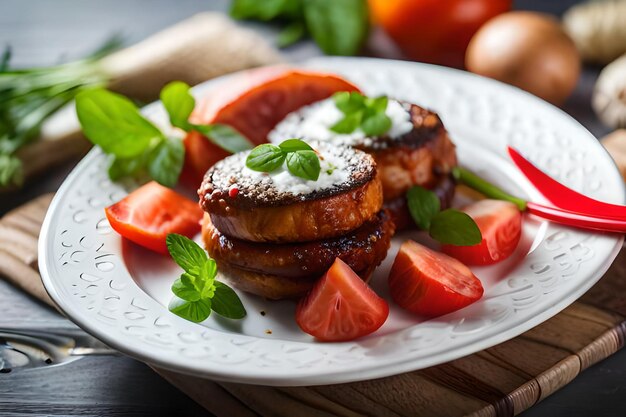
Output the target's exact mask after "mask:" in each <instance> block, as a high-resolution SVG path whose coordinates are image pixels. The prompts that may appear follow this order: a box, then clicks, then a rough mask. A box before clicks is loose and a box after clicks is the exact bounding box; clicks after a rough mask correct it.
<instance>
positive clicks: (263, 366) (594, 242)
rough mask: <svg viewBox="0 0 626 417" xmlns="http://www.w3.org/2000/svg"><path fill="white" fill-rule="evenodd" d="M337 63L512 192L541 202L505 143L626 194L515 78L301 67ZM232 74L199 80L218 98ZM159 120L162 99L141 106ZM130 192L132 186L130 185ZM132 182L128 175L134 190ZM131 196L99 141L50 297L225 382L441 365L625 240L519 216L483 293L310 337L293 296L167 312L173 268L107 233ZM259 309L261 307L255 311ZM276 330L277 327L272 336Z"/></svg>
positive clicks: (529, 322) (604, 190)
mask: <svg viewBox="0 0 626 417" xmlns="http://www.w3.org/2000/svg"><path fill="white" fill-rule="evenodd" d="M304 66H305V67H308V68H315V69H319V70H325V71H330V72H336V73H338V74H341V75H343V76H345V77H346V78H348V79H350V80H351V81H353V82H355V83H356V84H357V85H358V86H360V87H361V88H362V89H363V90H364V91H365V92H366V93H368V94H382V93H384V94H387V95H389V96H392V97H395V98H399V99H405V100H409V101H412V102H415V103H417V104H420V105H423V106H426V107H429V108H432V109H434V110H435V111H437V112H438V113H439V114H440V116H441V117H442V119H443V121H444V123H445V125H446V127H447V128H448V129H449V131H450V133H451V136H452V138H453V140H454V141H455V142H456V144H457V145H458V153H459V157H460V160H461V163H462V164H464V165H465V166H467V167H468V168H470V169H473V170H475V171H477V172H478V173H479V174H480V175H482V176H484V177H486V178H488V179H489V180H492V181H494V182H496V183H498V184H500V185H502V186H504V187H505V188H507V189H509V190H510V191H512V192H515V193H517V194H519V195H526V196H529V197H530V198H532V199H535V200H537V201H540V200H541V199H540V196H539V195H538V194H537V193H536V191H534V190H533V188H532V187H531V186H530V185H529V184H528V183H527V182H526V181H525V180H524V178H523V177H522V176H521V174H519V173H518V172H517V171H516V169H515V168H514V167H513V166H512V165H511V163H510V162H509V161H508V160H507V158H506V156H505V147H506V145H507V144H511V145H513V146H515V147H517V148H518V149H520V150H521V151H522V153H523V154H525V155H526V156H528V157H529V158H530V159H531V160H532V161H534V162H535V163H536V164H537V165H539V166H540V167H541V168H543V169H545V170H546V171H547V172H549V173H550V174H552V175H553V176H554V177H556V178H558V179H559V180H561V181H563V182H564V183H566V184H567V185H569V186H571V187H572V188H574V189H577V190H579V191H582V192H584V193H586V194H587V195H590V196H592V197H595V198H598V199H601V200H605V201H609V202H613V203H623V202H624V189H623V184H622V179H621V177H620V175H619V173H618V171H617V169H616V168H615V166H614V164H613V162H612V161H611V159H610V158H609V156H608V155H607V154H606V153H605V151H604V150H603V148H602V147H601V146H600V145H599V144H598V142H597V141H596V139H595V138H594V137H593V136H592V135H591V134H590V133H589V132H587V131H586V130H585V129H584V128H583V127H582V126H580V125H579V124H578V123H577V122H576V121H574V120H573V119H572V118H571V117H569V116H568V115H566V114H565V113H563V112H562V111H561V110H559V109H557V108H555V107H553V106H551V105H549V104H547V103H545V102H543V101H541V100H539V99H537V98H535V97H533V96H531V95H529V94H526V93H524V92H522V91H520V90H517V89H515V88H512V87H509V86H506V85H503V84H500V83H497V82H495V81H491V80H488V79H484V78H480V77H477V76H474V75H471V74H468V73H465V72H461V71H456V70H451V69H446V68H441V67H436V66H429V65H423V64H417V63H407V62H397V61H385V60H375V59H357V58H355V59H352V58H332V59H330V58H323V59H317V60H314V61H310V62H308V63H307V64H305V65H304ZM221 81H223V80H216V81H211V82H208V83H205V84H203V85H201V86H199V87H198V88H196V90H195V93H196V95H197V96H202V95H203V94H209V93H210V91H211V89H212V88H214V87H215V86H216V85H217V84H219V83H220V82H221ZM146 114H148V115H149V116H150V117H151V118H153V119H154V120H156V121H161V122H162V121H163V120H164V112H163V110H162V108H161V106H160V105H159V104H153V105H150V106H148V107H147V108H146ZM130 187H132V185H131V186H130ZM127 188H129V187H128V185H127ZM126 193H127V189H125V188H124V187H123V186H122V185H119V184H113V183H111V181H109V179H108V178H107V175H106V172H105V158H104V157H103V155H102V153H101V152H99V151H98V150H94V151H92V152H90V154H89V155H88V156H87V157H86V158H85V159H84V160H83V161H82V162H81V163H80V164H79V165H78V166H77V167H76V169H75V170H74V171H73V172H72V174H71V175H70V176H69V177H68V178H67V180H66V181H65V183H64V184H63V186H62V187H61V189H60V190H59V192H58V193H57V195H56V197H55V199H54V201H53V203H52V205H51V207H50V210H49V212H48V215H47V216H46V219H45V222H44V225H43V229H42V232H41V238H40V242H39V253H40V260H39V266H40V270H41V275H42V277H43V281H44V284H45V285H46V288H47V290H48V292H49V293H50V295H51V296H52V298H53V299H54V300H55V302H56V303H57V304H58V305H59V306H60V307H61V308H62V309H63V310H64V311H65V312H66V313H67V315H68V316H69V317H70V318H71V319H72V320H74V321H75V322H76V323H77V324H78V325H79V326H81V327H82V328H83V329H85V330H86V331H87V332H89V333H91V334H93V335H94V336H96V337H97V338H99V339H101V340H102V341H104V342H105V343H107V344H108V345H110V346H112V347H114V348H116V349H119V350H120V351H122V352H124V353H127V354H128V355H131V356H134V357H136V358H138V359H140V360H143V361H146V362H149V363H153V364H156V365H158V366H161V367H164V368H168V369H171V370H175V371H179V372H183V373H189V374H195V375H200V376H204V377H207V378H214V379H219V380H227V381H236V382H245V383H258V384H267V385H309V384H330V383H340V382H348V381H355V380H364V379H370V378H376V377H383V376H387V375H392V374H397V373H401V372H407V371H412V370H416V369H419V368H424V367H427V366H432V365H437V364H439V363H442V362H446V361H450V360H453V359H456V358H459V357H462V356H465V355H468V354H471V353H473V352H476V351H479V350H481V349H485V348H488V347H490V346H493V345H495V344H497V343H500V342H503V341H505V340H507V339H510V338H512V337H514V336H517V335H519V334H520V333H522V332H524V331H526V330H528V329H530V328H531V327H533V326H536V325H537V324H539V323H541V322H543V321H544V320H546V319H548V318H550V317H552V316H553V315H555V314H556V313H558V312H559V311H561V310H562V309H563V308H565V307H566V306H567V305H569V304H570V303H572V302H573V301H574V300H576V299H577V298H578V297H580V296H581V295H582V294H583V293H584V292H585V291H587V290H588V289H589V288H590V287H591V286H592V285H593V284H594V283H595V282H596V281H597V280H598V279H599V278H600V277H601V276H602V274H603V273H604V272H605V271H606V269H607V268H608V267H609V265H610V264H611V262H612V261H613V259H614V257H615V256H616V254H617V253H618V251H619V249H620V248H621V245H622V241H623V238H622V237H621V236H616V235H603V234H593V233H587V232H582V231H579V230H574V229H569V228H565V227H561V226H557V225H554V224H550V223H547V222H543V221H541V220H539V219H534V218H526V219H525V221H524V232H523V238H522V242H521V244H520V245H519V248H518V250H517V251H516V253H515V254H514V256H513V257H512V258H511V259H509V260H507V261H505V262H503V263H500V264H498V265H496V266H494V267H489V268H475V269H474V272H475V274H476V275H477V276H478V277H480V278H481V280H482V282H483V285H484V287H485V295H484V297H483V298H482V299H481V300H480V301H478V302H477V303H475V304H473V305H471V306H469V307H467V308H465V309H463V310H461V311H458V312H456V313H453V314H450V315H447V316H444V317H439V318H437V319H433V320H428V321H424V320H422V319H420V318H419V317H415V316H412V315H410V314H407V313H405V312H403V311H402V310H400V309H399V308H398V307H396V306H394V304H393V303H392V302H390V305H391V314H390V316H389V319H388V320H387V322H386V323H385V325H384V326H383V327H382V328H381V329H380V330H379V331H377V332H376V333H375V334H373V335H370V336H369V337H366V338H363V339H361V340H358V341H354V342H346V343H319V342H316V341H314V340H313V338H311V337H309V336H308V335H306V334H304V333H302V332H301V331H300V330H299V329H298V327H297V326H296V324H295V321H294V319H293V316H294V314H293V313H294V306H295V304H294V303H293V302H291V301H284V302H270V301H265V300H262V299H260V298H258V297H254V296H249V295H246V294H241V297H242V300H243V302H244V304H245V306H246V308H247V310H248V317H247V318H246V319H244V320H242V321H230V320H226V319H221V318H220V317H219V316H217V315H213V316H212V317H210V318H209V319H208V320H207V321H206V322H204V323H203V324H194V323H191V322H188V321H185V320H183V319H181V318H179V317H177V316H175V315H173V314H171V313H169V312H168V310H167V307H166V306H167V303H168V301H169V299H170V297H171V293H170V289H169V287H170V285H171V283H172V282H173V281H174V279H175V278H177V276H178V274H179V273H180V271H179V270H178V267H177V266H176V265H175V264H174V263H173V262H172V261H170V260H169V259H168V258H166V257H162V256H159V255H156V254H153V253H150V252H149V251H147V250H143V249H141V248H139V247H137V246H134V245H132V244H128V243H125V242H123V241H122V239H121V238H120V237H119V236H118V235H117V234H116V233H114V232H112V230H111V228H110V226H109V224H108V223H107V220H106V219H105V216H104V212H103V208H104V207H105V206H107V205H109V204H111V203H113V202H116V201H118V200H119V199H121V198H122V197H124V195H125V194H126ZM409 237H411V238H415V239H418V240H421V239H423V235H422V234H420V233H408V234H404V235H402V236H398V237H396V238H394V242H393V245H392V249H391V250H390V252H389V255H388V257H387V259H386V260H385V262H384V263H383V265H382V266H381V267H380V268H378V270H377V272H376V273H375V275H374V277H373V279H372V285H373V287H374V288H375V290H376V291H377V292H378V293H379V294H381V295H382V296H383V297H385V298H386V299H388V300H389V295H388V291H387V283H386V278H387V273H388V270H389V267H390V265H391V262H392V260H393V258H394V256H395V254H396V250H397V247H398V245H399V243H401V242H402V241H403V240H404V239H406V238H409ZM261 311H264V312H265V315H261V314H260V312H261ZM270 331H271V334H270Z"/></svg>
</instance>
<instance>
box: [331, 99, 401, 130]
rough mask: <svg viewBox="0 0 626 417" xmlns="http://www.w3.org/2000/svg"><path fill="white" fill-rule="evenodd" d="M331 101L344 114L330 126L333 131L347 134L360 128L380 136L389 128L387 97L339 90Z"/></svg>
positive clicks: (390, 123)
mask: <svg viewBox="0 0 626 417" xmlns="http://www.w3.org/2000/svg"><path fill="white" fill-rule="evenodd" d="M333 101H334V102H335V106H337V108H338V109H339V110H340V111H341V112H342V113H343V115H344V116H343V118H342V119H341V120H339V121H338V122H337V123H335V124H334V125H333V126H331V127H330V130H332V131H333V132H335V133H339V134H348V133H352V132H354V131H355V130H356V129H358V128H360V129H361V130H362V131H363V133H365V134H366V135H368V136H382V135H384V134H385V133H387V132H388V131H389V129H391V125H392V122H391V119H390V118H389V116H387V114H386V113H385V111H386V110H387V105H388V104H389V99H388V98H387V97H385V96H381V97H376V98H371V97H365V96H364V95H362V94H361V93H357V92H354V91H353V92H348V91H340V92H338V93H335V94H333Z"/></svg>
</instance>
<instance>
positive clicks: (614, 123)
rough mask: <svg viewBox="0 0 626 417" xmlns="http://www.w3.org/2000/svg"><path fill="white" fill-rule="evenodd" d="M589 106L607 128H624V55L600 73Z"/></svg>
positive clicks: (625, 117) (625, 97)
mask: <svg viewBox="0 0 626 417" xmlns="http://www.w3.org/2000/svg"><path fill="white" fill-rule="evenodd" d="M591 104H592V106H593V109H594V110H595V111H596V114H597V115H598V117H599V118H600V120H602V121H603V122H604V123H606V124H607V125H608V126H611V127H614V128H618V127H626V55H622V57H621V58H618V59H617V60H615V61H613V62H612V63H610V64H609V65H607V66H606V67H605V68H604V69H603V70H602V72H600V76H599V77H598V81H597V82H596V86H595V88H594V91H593V98H592V102H591Z"/></svg>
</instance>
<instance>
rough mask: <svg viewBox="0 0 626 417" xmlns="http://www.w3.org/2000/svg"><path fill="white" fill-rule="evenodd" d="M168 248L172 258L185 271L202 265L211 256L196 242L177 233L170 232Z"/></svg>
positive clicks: (167, 240) (166, 240)
mask: <svg viewBox="0 0 626 417" xmlns="http://www.w3.org/2000/svg"><path fill="white" fill-rule="evenodd" d="M165 243H166V245H167V250H168V251H169V253H170V255H171V256H172V259H174V261H175V262H176V263H177V264H178V265H179V266H180V267H181V268H183V269H184V270H185V271H187V272H189V271H191V270H192V269H193V268H200V267H202V266H203V265H204V264H205V262H206V261H207V259H209V257H208V256H207V254H206V252H205V251H204V250H203V249H202V248H201V247H200V246H198V244H197V243H196V242H194V241H193V240H191V239H189V238H188V237H185V236H183V235H179V234H176V233H170V234H169V235H167V238H166V239H165Z"/></svg>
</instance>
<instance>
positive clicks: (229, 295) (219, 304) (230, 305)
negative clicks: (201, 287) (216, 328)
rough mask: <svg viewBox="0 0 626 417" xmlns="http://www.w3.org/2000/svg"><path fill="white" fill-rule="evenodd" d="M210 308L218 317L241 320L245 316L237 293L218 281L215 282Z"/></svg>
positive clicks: (244, 310)
mask: <svg viewBox="0 0 626 417" xmlns="http://www.w3.org/2000/svg"><path fill="white" fill-rule="evenodd" d="M211 308H212V309H213V311H215V312H216V313H217V314H219V315H220V316H223V317H226V318H229V319H242V318H244V317H245V316H246V309H245V307H244V306H243V304H242V302H241V300H240V299H239V296H238V295H237V293H236V292H235V291H234V290H233V289H232V288H230V287H229V286H228V285H226V284H224V283H223V282H219V281H215V296H214V297H213V302H212V304H211Z"/></svg>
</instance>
